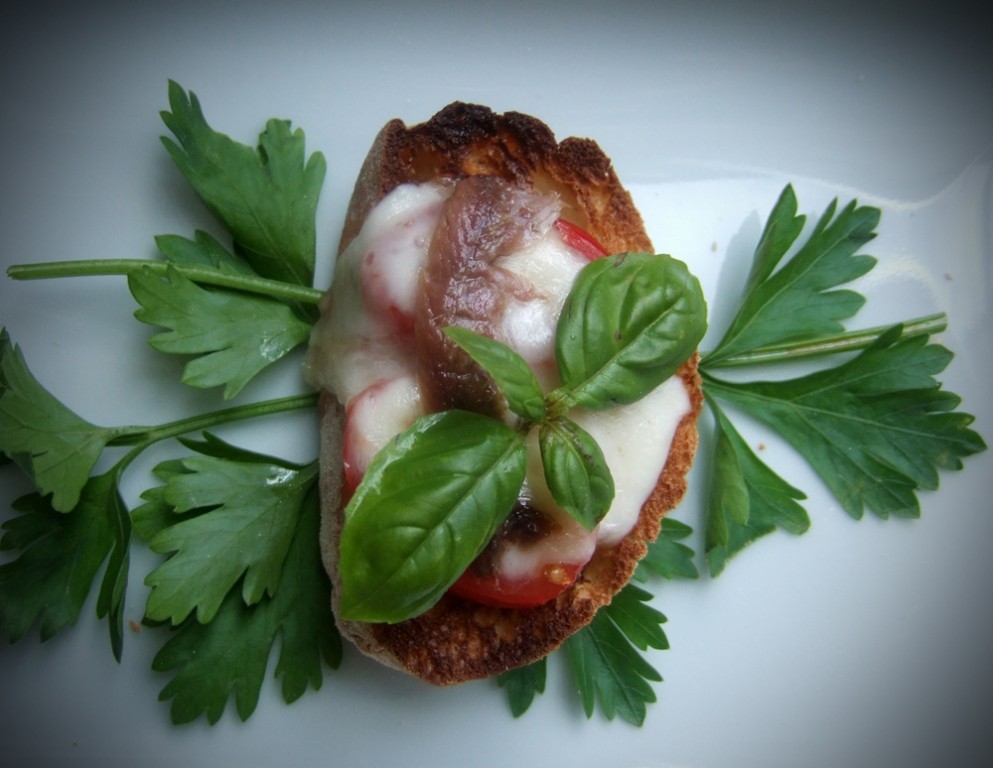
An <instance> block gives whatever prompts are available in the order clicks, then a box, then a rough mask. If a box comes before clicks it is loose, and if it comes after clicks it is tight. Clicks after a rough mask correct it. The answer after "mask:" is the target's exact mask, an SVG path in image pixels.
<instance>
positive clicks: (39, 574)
mask: <svg viewBox="0 0 993 768" xmlns="http://www.w3.org/2000/svg"><path fill="white" fill-rule="evenodd" d="M118 471H119V470H118V468H117V467H115V468H114V469H112V470H111V471H109V472H106V473H104V474H102V475H98V476H96V477H93V478H91V479H90V480H89V481H88V482H87V483H86V484H85V485H84V487H83V488H82V492H81V495H80V499H79V503H78V504H77V506H76V508H75V509H74V510H72V512H71V513H68V514H66V513H63V512H61V511H59V510H56V509H55V508H54V507H53V506H52V504H51V503H50V500H49V499H48V498H46V497H44V496H41V495H39V494H37V493H32V494H29V495H27V496H23V497H21V498H20V499H18V500H17V501H15V502H14V504H13V507H14V509H15V510H16V511H18V512H20V515H19V516H18V517H14V518H11V519H9V520H7V521H6V522H5V523H4V524H3V529H4V531H5V533H4V535H3V538H2V540H0V549H3V550H13V549H17V550H20V554H19V556H18V557H17V558H16V559H15V560H12V561H10V562H7V563H4V564H2V565H0V632H2V633H3V634H4V635H6V636H7V637H8V638H9V639H10V641H11V642H15V641H17V640H18V639H20V638H21V637H23V636H24V635H25V633H27V631H28V630H29V629H30V627H31V626H32V625H33V624H34V623H36V622H37V623H38V625H39V631H40V635H41V639H42V640H43V641H44V640H48V639H49V638H51V637H52V636H54V635H55V634H56V633H57V632H59V631H60V630H63V629H66V628H68V627H72V626H74V625H75V623H76V620H77V619H78V618H79V612H80V610H82V607H83V603H84V602H86V598H87V596H88V595H89V593H90V589H91V588H92V586H93V582H94V580H95V579H96V576H97V572H98V571H99V569H100V566H101V565H102V564H103V563H105V562H106V568H105V570H104V578H103V582H102V586H101V590H100V595H99V598H98V600H97V616H98V617H100V618H103V617H104V616H109V624H110V635H111V646H112V648H113V651H114V656H115V657H116V658H118V659H119V658H120V657H121V650H122V645H123V605H124V590H125V587H126V585H127V574H128V565H129V561H130V555H129V548H130V544H131V525H130V520H129V518H128V514H127V509H126V508H125V506H124V503H123V501H122V500H121V497H120V494H119V492H118V490H117V480H118V478H117V474H118Z"/></svg>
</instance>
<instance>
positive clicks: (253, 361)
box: [128, 269, 311, 398]
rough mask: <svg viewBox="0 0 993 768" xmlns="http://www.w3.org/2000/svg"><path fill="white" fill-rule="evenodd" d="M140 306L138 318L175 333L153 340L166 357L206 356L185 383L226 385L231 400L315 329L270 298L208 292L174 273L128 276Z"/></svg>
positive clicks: (191, 364)
mask: <svg viewBox="0 0 993 768" xmlns="http://www.w3.org/2000/svg"><path fill="white" fill-rule="evenodd" d="M128 286H129V287H130V288H131V293H132V295H133V296H134V297H135V299H136V300H137V301H138V303H139V304H140V305H141V308H140V309H138V310H137V311H136V312H135V317H137V318H138V319H139V320H141V321H142V322H144V323H148V324H150V325H159V326H163V327H166V328H169V329H171V330H170V331H169V332H167V333H159V334H157V335H155V336H153V337H152V338H151V340H150V343H151V345H152V346H153V347H154V348H155V349H158V350H160V351H162V352H170V353H175V354H187V355H202V357H198V358H196V359H194V360H191V361H190V362H189V363H187V365H186V368H185V371H184V374H183V381H184V382H185V383H187V384H190V385H192V386H195V387H214V386H220V385H224V387H225V389H224V396H225V398H232V397H234V396H235V395H237V394H238V393H239V392H240V391H241V389H242V388H243V387H244V386H245V385H246V384H247V383H248V382H249V381H251V380H252V379H253V378H254V377H255V376H256V375H257V374H258V373H259V372H260V371H262V370H264V369H265V368H267V367H268V366H270V365H272V364H273V363H275V362H276V361H278V360H280V359H281V358H283V357H284V356H285V355H286V354H288V353H289V352H290V351H291V350H293V349H294V348H295V347H297V346H298V345H300V344H302V343H304V342H305V341H306V340H307V339H308V338H309V336H310V330H311V326H310V324H309V323H306V322H304V321H302V320H300V319H299V318H298V317H297V316H296V315H295V314H294V312H293V310H292V309H290V307H289V306H287V305H286V304H284V303H282V302H281V301H277V300H275V299H270V298H268V297H265V296H254V295H250V294H246V293H239V292H235V291H226V290H218V289H209V288H203V287H201V286H199V285H197V284H196V283H194V282H192V281H191V280H188V279H187V278H185V277H183V276H182V275H181V274H180V273H179V272H178V271H177V270H175V269H170V270H169V271H168V272H167V274H166V275H159V274H156V273H154V272H153V271H152V270H150V269H142V270H138V271H135V272H132V273H131V274H129V275H128Z"/></svg>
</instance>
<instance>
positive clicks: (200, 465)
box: [145, 437, 317, 624]
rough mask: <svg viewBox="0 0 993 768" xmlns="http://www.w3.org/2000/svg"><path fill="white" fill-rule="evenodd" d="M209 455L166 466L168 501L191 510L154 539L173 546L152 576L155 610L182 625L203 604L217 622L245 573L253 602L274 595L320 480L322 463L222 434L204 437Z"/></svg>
mask: <svg viewBox="0 0 993 768" xmlns="http://www.w3.org/2000/svg"><path fill="white" fill-rule="evenodd" d="M184 442H185V443H186V445H187V446H188V447H190V448H193V449H194V450H198V451H199V452H200V453H201V454H206V453H208V452H210V451H213V452H214V453H215V454H217V455H200V456H193V457H190V458H187V459H183V460H182V461H181V468H182V471H177V470H178V465H176V464H169V465H168V468H167V469H166V470H164V471H162V472H160V476H162V477H164V478H165V480H166V483H165V486H164V488H163V491H162V495H161V497H160V499H159V500H160V501H161V502H162V503H165V504H167V505H169V506H170V507H172V509H174V510H175V511H176V512H178V513H180V514H181V515H182V514H183V513H189V512H196V514H190V515H184V516H183V517H182V519H180V521H179V522H177V523H175V524H174V525H171V526H169V527H167V528H164V529H162V530H160V531H159V532H157V533H156V534H155V535H154V536H152V538H151V541H150V546H151V548H152V550H153V551H155V552H159V553H173V554H172V555H171V556H170V557H169V559H168V560H166V562H164V563H163V564H162V565H160V566H158V567H157V568H156V569H155V570H153V571H152V572H151V573H150V574H148V576H147V577H146V579H145V583H146V584H147V585H148V586H150V587H151V588H152V591H151V593H150V594H149V596H148V605H147V615H148V616H149V618H151V619H153V620H166V619H168V620H170V621H172V622H173V623H174V624H177V623H179V622H181V621H183V619H185V618H186V617H187V615H189V613H190V612H191V611H194V610H195V611H196V614H197V619H198V620H199V621H200V622H203V623H206V622H209V621H210V620H211V619H212V618H213V617H214V615H215V613H216V612H217V610H218V608H219V607H220V605H221V602H222V601H223V599H224V596H225V595H226V594H227V593H228V591H230V590H231V589H232V587H233V586H234V585H235V583H236V582H237V581H238V580H239V579H242V590H241V592H242V599H243V600H244V601H245V603H246V604H248V605H251V604H253V603H257V602H258V601H259V600H261V599H262V596H263V595H264V594H268V595H270V596H271V595H273V594H275V592H276V588H277V587H278V586H279V578H280V574H281V573H282V570H283V564H284V562H285V560H286V557H287V552H288V550H289V546H290V541H291V538H292V536H293V534H294V531H295V530H296V529H297V526H298V518H299V516H300V514H301V510H302V508H303V502H304V499H305V498H306V497H307V495H308V494H309V493H310V492H311V489H312V487H313V486H314V485H315V480H316V476H317V465H316V462H314V463H311V464H308V465H294V464H290V463H288V462H277V461H275V460H273V459H270V458H268V457H263V456H259V455H258V454H255V453H252V452H249V451H244V450H241V449H238V448H235V447H234V446H230V445H227V444H225V443H223V442H222V441H220V440H218V439H217V438H214V437H208V439H207V442H205V443H203V444H197V443H195V442H193V441H189V440H187V441H184Z"/></svg>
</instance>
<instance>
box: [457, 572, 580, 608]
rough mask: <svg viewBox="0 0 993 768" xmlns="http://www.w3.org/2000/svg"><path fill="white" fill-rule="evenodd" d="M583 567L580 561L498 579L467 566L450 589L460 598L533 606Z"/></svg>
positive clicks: (550, 596) (555, 592)
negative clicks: (519, 577) (518, 577)
mask: <svg viewBox="0 0 993 768" xmlns="http://www.w3.org/2000/svg"><path fill="white" fill-rule="evenodd" d="M582 568H583V565H582V564H574V563H562V564H560V565H553V566H549V567H548V568H546V569H545V570H544V572H543V573H541V574H537V575H536V576H534V577H531V578H526V579H522V580H519V581H511V580H508V579H501V578H500V577H499V576H496V575H488V576H478V575H477V574H475V573H473V571H472V569H471V568H470V569H469V570H467V571H466V572H465V573H463V574H462V575H461V576H460V577H459V580H458V581H456V582H455V583H454V584H453V585H452V587H451V590H450V591H451V592H452V593H453V594H455V595H458V596H459V597H464V598H466V599H468V600H472V601H474V602H477V603H482V604H483V605H490V606H494V607H497V608H533V607H535V606H538V605H542V604H544V603H547V602H548V601H550V600H554V599H555V597H556V596H558V594H559V593H560V592H562V591H563V590H565V588H566V587H568V586H569V585H571V584H572V583H573V582H574V581H575V580H576V577H577V576H579V572H580V571H581V570H582Z"/></svg>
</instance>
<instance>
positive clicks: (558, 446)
mask: <svg viewBox="0 0 993 768" xmlns="http://www.w3.org/2000/svg"><path fill="white" fill-rule="evenodd" d="M538 448H539V450H540V451H541V463H542V466H543V468H544V470H545V482H546V483H547V484H548V489H549V490H550V491H551V492H552V496H553V497H554V499H555V501H556V503H557V504H558V505H559V506H560V507H562V508H563V509H564V510H565V511H566V512H568V513H569V514H570V515H572V517H573V518H575V520H576V522H578V523H579V524H580V525H582V526H583V527H584V528H585V529H586V530H588V531H592V530H593V529H594V528H595V527H596V525H597V523H599V522H600V520H601V519H602V518H603V516H604V515H605V514H607V510H609V509H610V504H611V502H612V501H613V500H614V478H613V477H612V476H611V474H610V468H609V467H608V466H607V462H606V460H605V459H604V458H603V452H602V451H601V450H600V446H599V445H597V443H596V440H594V439H593V437H592V435H590V434H589V432H587V431H586V430H584V429H583V428H582V427H580V426H579V425H578V424H577V423H576V422H574V421H572V420H571V419H567V418H565V417H564V416H560V417H559V418H557V419H552V420H550V421H548V422H546V423H544V424H542V425H541V427H540V429H539V430H538Z"/></svg>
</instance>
